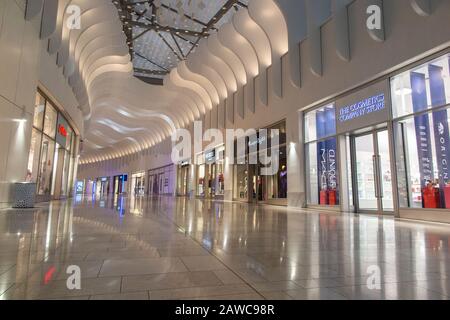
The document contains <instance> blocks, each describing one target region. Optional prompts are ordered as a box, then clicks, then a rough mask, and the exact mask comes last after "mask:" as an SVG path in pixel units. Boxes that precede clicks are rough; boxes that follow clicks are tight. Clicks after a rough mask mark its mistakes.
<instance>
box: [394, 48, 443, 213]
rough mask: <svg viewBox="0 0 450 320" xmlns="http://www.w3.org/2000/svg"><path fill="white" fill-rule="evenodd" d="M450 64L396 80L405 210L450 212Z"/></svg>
mask: <svg viewBox="0 0 450 320" xmlns="http://www.w3.org/2000/svg"><path fill="white" fill-rule="evenodd" d="M449 58H450V56H449V55H448V54H447V55H445V56H443V57H441V58H439V59H436V60H433V61H431V62H428V63H426V64H424V65H421V66H419V67H417V68H415V69H413V70H410V71H407V72H404V73H402V74H400V75H398V76H396V77H394V78H392V80H391V86H392V92H393V96H394V95H395V96H394V98H393V112H394V116H395V117H401V116H404V115H408V116H406V117H403V118H398V119H396V121H395V122H394V139H395V152H396V166H397V172H398V188H399V204H400V207H401V208H427V209H439V208H441V209H443V208H446V209H450V134H449V127H450V121H449V119H450V110H449V108H448V104H449V103H450V83H449V65H450V59H449Z"/></svg>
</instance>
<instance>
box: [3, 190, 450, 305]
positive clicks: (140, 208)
mask: <svg viewBox="0 0 450 320" xmlns="http://www.w3.org/2000/svg"><path fill="white" fill-rule="evenodd" d="M449 247H450V226H448V225H442V224H426V223H416V222H409V221H395V220H394V219H392V218H390V217H386V218H379V217H374V216H354V215H335V214H329V213H320V212H301V211H290V210H288V209H286V208H281V207H279V208H278V207H268V206H253V205H248V204H239V203H222V202H211V201H205V200H188V199H185V198H166V197H161V198H145V197H144V198H121V197H116V198H115V199H112V198H108V199H91V198H81V197H80V198H77V199H73V200H68V201H61V202H53V203H50V204H45V205H41V206H40V207H39V208H37V209H34V210H24V211H17V210H3V211H0V299H447V298H449V297H450V254H449V250H450V249H449ZM73 265H74V266H79V267H80V270H81V290H69V289H68V288H67V285H66V282H67V279H68V277H69V276H70V275H69V274H67V273H66V271H67V268H68V267H69V266H73ZM378 271H379V272H378ZM377 280H379V281H377Z"/></svg>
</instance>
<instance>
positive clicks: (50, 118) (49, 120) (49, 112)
mask: <svg viewBox="0 0 450 320" xmlns="http://www.w3.org/2000/svg"><path fill="white" fill-rule="evenodd" d="M57 118H58V113H57V112H56V110H55V108H53V106H52V105H51V104H50V103H49V102H48V101H47V106H46V108H45V119H44V133H45V134H46V135H48V136H49V137H50V138H52V139H54V138H55V134H56V119H57Z"/></svg>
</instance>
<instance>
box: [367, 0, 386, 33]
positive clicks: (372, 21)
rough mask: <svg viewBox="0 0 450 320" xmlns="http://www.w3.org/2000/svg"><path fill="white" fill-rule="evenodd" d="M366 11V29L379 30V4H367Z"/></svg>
mask: <svg viewBox="0 0 450 320" xmlns="http://www.w3.org/2000/svg"><path fill="white" fill-rule="evenodd" d="M366 13H367V14H368V15H369V17H368V18H367V29H369V30H381V25H382V16H381V8H380V6H378V5H371V6H368V7H367V11H366Z"/></svg>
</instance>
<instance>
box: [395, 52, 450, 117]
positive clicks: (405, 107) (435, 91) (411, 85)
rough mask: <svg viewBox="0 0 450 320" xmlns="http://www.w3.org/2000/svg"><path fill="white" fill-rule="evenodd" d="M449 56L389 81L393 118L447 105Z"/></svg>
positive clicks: (449, 79)
mask: <svg viewBox="0 0 450 320" xmlns="http://www.w3.org/2000/svg"><path fill="white" fill-rule="evenodd" d="M449 68H450V54H446V55H444V56H442V57H440V58H438V59H435V60H433V61H431V62H428V63H425V64H423V65H421V66H419V67H416V68H414V69H412V70H409V71H407V72H404V73H402V74H400V75H398V76H395V77H393V78H392V79H391V92H392V109H393V116H394V118H399V117H403V116H407V115H410V114H413V113H416V112H420V111H425V110H429V109H432V108H436V107H441V106H444V105H447V104H449V103H450V76H449Z"/></svg>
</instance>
